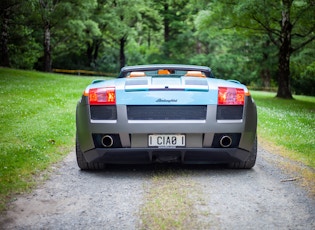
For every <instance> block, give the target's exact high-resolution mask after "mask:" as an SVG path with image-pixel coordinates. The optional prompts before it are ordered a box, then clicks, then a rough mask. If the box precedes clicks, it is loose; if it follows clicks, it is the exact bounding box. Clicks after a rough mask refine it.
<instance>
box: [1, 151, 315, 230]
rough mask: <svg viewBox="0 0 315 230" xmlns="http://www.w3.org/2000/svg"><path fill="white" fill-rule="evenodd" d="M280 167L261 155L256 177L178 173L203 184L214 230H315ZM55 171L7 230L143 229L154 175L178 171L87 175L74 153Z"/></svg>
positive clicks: (313, 215) (313, 216) (307, 204)
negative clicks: (147, 196) (142, 220)
mask: <svg viewBox="0 0 315 230" xmlns="http://www.w3.org/2000/svg"><path fill="white" fill-rule="evenodd" d="M277 160H279V157H278V156H274V155H272V154H270V153H268V152H266V151H264V150H262V149H259V151H258V160H257V164H256V166H255V167H254V168H253V169H252V170H229V169H224V168H221V167H218V166H213V167H212V166H211V167H209V166H181V167H178V166H174V168H172V170H173V172H174V173H176V172H179V171H181V170H185V171H187V172H188V176H189V179H190V180H193V181H194V182H195V183H194V184H195V185H194V186H195V188H194V189H196V191H198V199H199V201H198V202H196V203H198V207H196V208H197V209H198V210H202V212H203V213H207V215H203V216H199V217H198V215H196V216H197V218H201V219H200V221H203V222H207V223H209V224H208V225H206V226H209V229H312V230H313V229H315V200H314V199H313V198H311V197H310V196H309V195H308V194H307V192H306V191H305V190H304V189H303V188H302V187H301V186H300V185H299V184H298V181H295V180H290V176H289V175H287V174H284V173H282V172H281V170H280V169H279V168H278V167H277V166H276V165H277ZM280 160H281V159H280ZM55 167H56V168H55V169H54V170H53V174H51V176H50V178H49V179H48V180H47V181H46V182H45V183H44V184H42V185H40V186H39V187H38V188H37V189H35V190H33V191H32V192H31V193H30V194H25V195H22V196H18V197H17V199H16V200H15V201H13V202H12V203H10V205H9V209H8V211H7V212H6V213H2V214H1V216H0V229H141V220H140V219H139V216H140V215H139V212H140V210H141V207H142V205H143V204H144V202H146V200H145V197H146V196H145V195H146V193H148V192H149V191H147V190H148V189H149V188H150V183H151V182H152V177H153V175H155V173H156V172H157V171H160V170H161V168H162V170H163V169H164V168H167V169H170V168H171V167H173V166H171V165H167V166H165V165H162V166H160V165H149V166H111V167H109V169H107V170H106V171H96V172H84V171H80V170H79V169H78V167H77V165H76V162H75V153H74V152H72V153H70V154H69V156H67V157H66V158H65V160H64V161H63V162H61V163H60V164H58V165H57V166H55ZM191 199H194V197H191ZM200 199H202V202H200Z"/></svg>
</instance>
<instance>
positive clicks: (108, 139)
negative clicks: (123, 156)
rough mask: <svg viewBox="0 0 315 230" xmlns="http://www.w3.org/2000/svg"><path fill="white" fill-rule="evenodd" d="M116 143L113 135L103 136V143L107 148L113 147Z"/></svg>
mask: <svg viewBox="0 0 315 230" xmlns="http://www.w3.org/2000/svg"><path fill="white" fill-rule="evenodd" d="M113 144H114V140H113V138H112V137H111V136H109V135H105V136H103V138H102V145H103V146H104V147H105V148H110V147H112V146H113Z"/></svg>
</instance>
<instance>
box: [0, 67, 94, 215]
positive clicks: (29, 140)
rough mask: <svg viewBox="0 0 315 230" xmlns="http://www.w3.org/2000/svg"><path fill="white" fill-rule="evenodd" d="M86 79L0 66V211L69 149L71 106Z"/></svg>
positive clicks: (72, 120)
mask: <svg viewBox="0 0 315 230" xmlns="http://www.w3.org/2000/svg"><path fill="white" fill-rule="evenodd" d="M91 80H92V79H91V78H81V77H69V76H63V75H57V74H43V73H39V72H33V71H20V70H12V69H5V68H0V119H1V124H0V140H1V142H0V157H1V161H0V211H1V210H3V209H4V208H5V204H6V202H7V201H8V200H9V199H10V197H11V195H13V194H17V193H21V192H24V191H26V190H28V189H30V188H32V186H33V185H35V184H36V179H35V178H34V175H39V173H40V172H43V170H45V169H47V167H48V166H49V165H51V164H52V163H54V162H57V161H59V160H60V159H62V158H63V156H65V155H66V154H68V153H69V152H70V151H71V150H72V149H73V146H74V136H75V125H74V124H75V107H76V103H77V101H78V100H79V98H80V95H81V94H82V92H83V89H84V88H85V86H86V85H87V84H88V83H89V82H91ZM37 179H38V178H37Z"/></svg>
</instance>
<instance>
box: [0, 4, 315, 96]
mask: <svg viewBox="0 0 315 230" xmlns="http://www.w3.org/2000/svg"><path fill="white" fill-rule="evenodd" d="M0 8H1V24H0V29H1V63H0V65H1V66H6V67H12V68H19V69H36V70H41V71H48V72H50V71H52V70H53V69H55V68H56V69H84V70H94V71H101V72H111V73H117V72H118V71H119V69H120V68H121V67H122V66H125V65H136V64H150V63H182V64H197V65H206V66H210V67H211V68H212V69H213V71H214V73H215V75H216V77H219V78H223V79H237V80H239V81H241V82H242V83H244V84H247V85H250V86H251V87H254V88H265V89H272V88H278V93H277V96H278V97H282V98H292V93H296V94H305V95H315V88H314V87H315V55H314V53H315V52H314V51H315V42H314V39H315V17H314V15H315V2H314V0H279V1H274V0H264V1H261V0H241V1H236V0H146V1H144V0H63V1H61V0H28V1H24V0H2V1H1V3H0Z"/></svg>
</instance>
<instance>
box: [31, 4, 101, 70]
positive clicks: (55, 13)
mask: <svg viewBox="0 0 315 230" xmlns="http://www.w3.org/2000/svg"><path fill="white" fill-rule="evenodd" d="M34 5H35V7H36V8H35V9H36V12H35V13H37V15H38V16H39V17H40V20H38V22H40V25H41V27H42V30H43V53H44V55H43V70H44V71H46V72H51V71H52V32H54V31H52V30H53V29H54V30H55V31H58V30H62V29H63V28H65V27H67V26H68V25H69V24H70V23H73V21H75V20H87V19H88V17H89V16H90V9H91V8H93V7H95V5H96V1H95V0H88V1H86V0H65V1H54V0H38V1H35V0H34ZM55 40H58V39H55Z"/></svg>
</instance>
